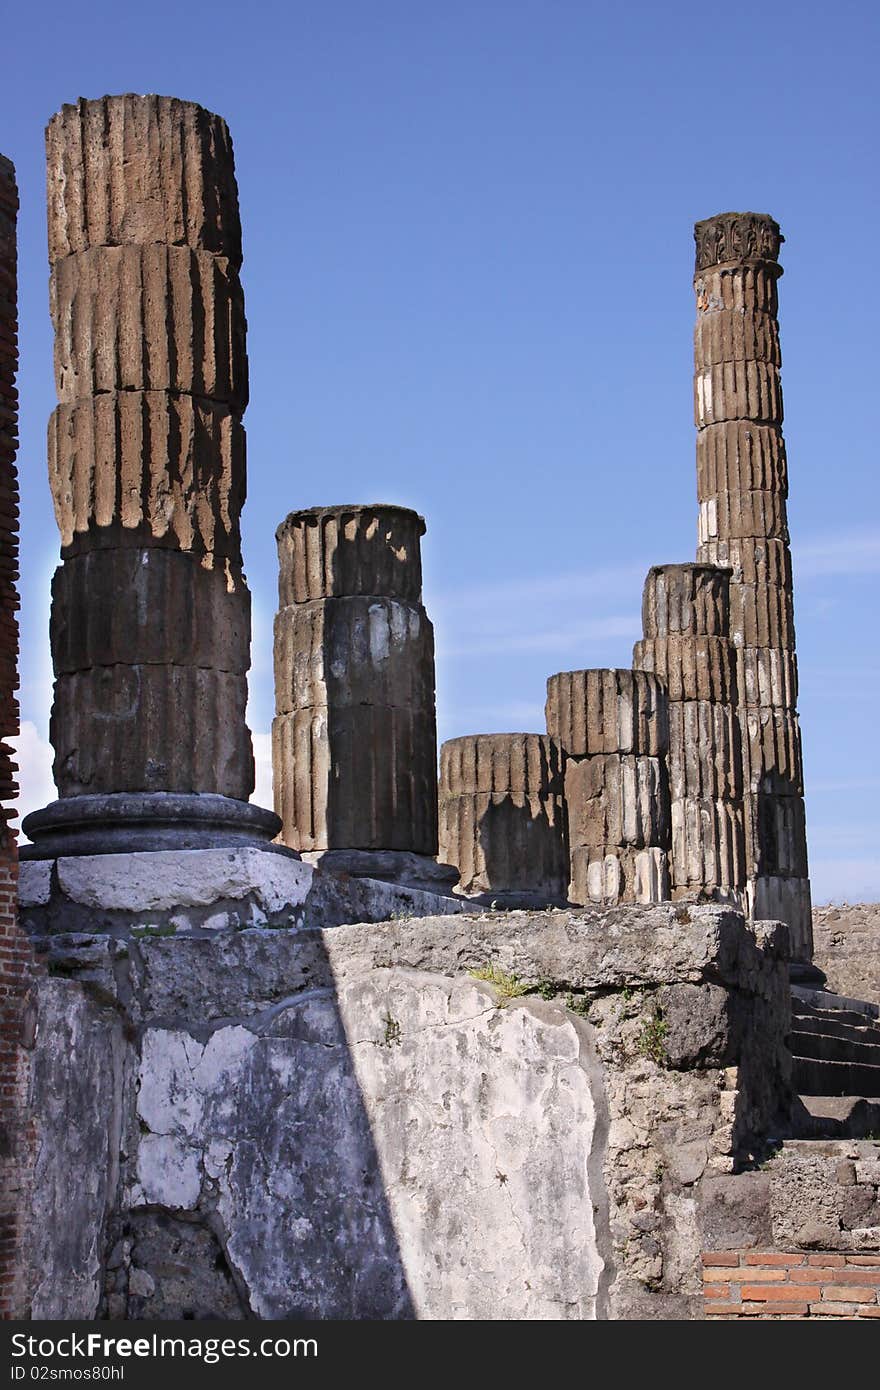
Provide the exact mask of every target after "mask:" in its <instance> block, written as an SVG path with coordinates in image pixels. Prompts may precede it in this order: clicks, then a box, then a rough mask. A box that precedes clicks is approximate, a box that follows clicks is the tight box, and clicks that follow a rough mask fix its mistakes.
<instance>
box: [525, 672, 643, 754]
mask: <svg viewBox="0 0 880 1390" xmlns="http://www.w3.org/2000/svg"><path fill="white" fill-rule="evenodd" d="M666 703H667V701H666V694H665V691H664V689H663V686H662V684H661V682H660V681H659V680H658V679H656V677H654V676H652V675H650V674H648V673H647V672H646V671H625V670H614V669H598V670H590V671H560V672H558V673H557V674H556V675H555V676H550V678H549V679H548V681H547V704H546V709H545V713H546V717H547V732H548V734H550V736H551V738H554V739H556V740H557V742H558V743H559V744H560V745H561V747H562V749H563V751H564V752H565V753H567V754H570V755H571V756H573V757H584V756H590V755H592V754H596V753H618V752H619V753H634V754H640V755H641V754H644V755H647V756H649V757H657V756H658V755H660V754H662V753H665V752H666V750H667V748H668V746H669V729H668V723H667V710H666Z"/></svg>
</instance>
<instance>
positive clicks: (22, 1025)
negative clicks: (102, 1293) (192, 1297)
mask: <svg viewBox="0 0 880 1390" xmlns="http://www.w3.org/2000/svg"><path fill="white" fill-rule="evenodd" d="M17 212H18V192H17V189H16V185H15V171H14V169H13V167H12V165H11V164H10V162H9V160H7V159H5V158H4V157H2V156H0V1317H3V1318H9V1317H15V1316H18V1315H19V1313H20V1312H21V1307H22V1301H21V1300H22V1288H21V1280H20V1272H21V1271H20V1266H19V1264H18V1261H17V1252H18V1245H19V1240H20V1237H21V1233H22V1228H23V1224H24V1221H25V1219H26V1213H27V1181H28V1171H29V1164H30V1156H31V1148H30V1138H31V1134H30V1126H29V1122H28V1117H27V1109H26V1095H27V1079H28V1071H27V1052H26V1050H25V1048H24V1044H25V1043H26V1041H27V1024H28V1010H27V996H28V988H29V984H30V963H31V953H30V949H29V947H28V943H27V940H26V938H25V936H24V933H23V932H22V931H21V929H20V927H19V925H18V913H17V880H18V852H17V847H16V837H15V833H14V831H13V830H12V828H11V826H10V824H9V821H10V819H11V817H12V814H13V806H12V801H13V798H14V796H15V793H16V790H17V788H16V784H15V765H14V763H13V760H12V750H11V748H10V747H9V744H8V743H7V742H6V740H7V739H9V738H12V737H14V736H15V735H16V734H17V733H18V702H17V700H16V690H17V689H18V626H17V623H16V617H15V614H16V611H17V609H18V593H17V589H16V581H17V579H18V480H17V475H16V468H15V457H16V451H17V447H18V394H17V392H16V389H15V375H16V371H17V367H18V347H17V344H18V325H17V294H16V287H17V279H16V273H17V272H16V216H17Z"/></svg>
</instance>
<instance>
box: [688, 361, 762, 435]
mask: <svg viewBox="0 0 880 1390" xmlns="http://www.w3.org/2000/svg"><path fill="white" fill-rule="evenodd" d="M782 415H783V407H782V385H781V382H780V380H779V369H778V367H775V366H771V365H769V364H768V363H765V362H761V361H756V360H754V359H753V360H750V361H746V362H723V363H720V364H719V365H717V366H710V367H704V368H702V369H701V370H699V371H698V372H697V373H696V375H695V377H694V419H695V421H696V424H697V428H698V429H702V428H703V427H704V426H705V425H714V424H718V423H720V422H721V421H723V420H754V421H755V422H756V424H781V423H782Z"/></svg>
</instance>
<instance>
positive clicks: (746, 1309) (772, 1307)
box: [740, 1299, 808, 1318]
mask: <svg viewBox="0 0 880 1390" xmlns="http://www.w3.org/2000/svg"><path fill="white" fill-rule="evenodd" d="M740 1308H741V1310H742V1316H743V1317H746V1318H770V1317H774V1316H783V1315H785V1316H787V1317H791V1316H792V1315H794V1316H796V1317H803V1318H805V1317H806V1316H807V1311H808V1304H806V1303H795V1302H793V1301H790V1300H788V1299H786V1300H785V1302H781V1301H780V1302H777V1301H773V1302H766V1303H741V1304H740Z"/></svg>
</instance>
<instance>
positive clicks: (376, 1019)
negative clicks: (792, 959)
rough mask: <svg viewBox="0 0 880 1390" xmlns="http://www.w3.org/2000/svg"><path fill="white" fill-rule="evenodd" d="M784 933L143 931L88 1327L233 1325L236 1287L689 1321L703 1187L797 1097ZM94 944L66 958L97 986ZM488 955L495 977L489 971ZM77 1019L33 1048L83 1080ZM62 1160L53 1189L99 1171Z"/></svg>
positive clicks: (449, 1307)
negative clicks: (92, 968)
mask: <svg viewBox="0 0 880 1390" xmlns="http://www.w3.org/2000/svg"><path fill="white" fill-rule="evenodd" d="M783 935H784V933H783ZM778 938H779V932H776V933H767V934H765V935H764V936H763V937H762V942H763V946H759V943H758V941H757V939H756V937H755V936H754V935H753V934H752V933H750V932H748V931H747V930H746V929H745V928H744V926H743V923H742V919H741V918H739V917H738V916H737V915H736V914H735V913H732V912H729V911H724V910H719V909H717V908H703V907H691V908H688V909H686V910H684V909H678V910H673V909H670V908H642V909H634V908H630V909H617V910H616V911H613V912H607V911H597V910H593V911H586V912H549V913H535V914H531V913H516V914H513V915H510V914H496V913H492V914H486V915H483V916H480V917H473V916H471V917H466V916H461V917H452V918H435V919H426V920H424V921H421V922H415V921H407V920H403V921H395V922H391V923H386V924H383V925H377V926H373V927H370V926H357V927H350V928H345V929H342V930H339V929H336V930H333V931H328V932H326V933H318V932H296V931H294V932H278V931H272V932H269V931H254V930H251V931H244V932H242V931H238V932H225V933H219V934H215V935H214V936H212V937H210V938H207V937H206V936H205V935H204V934H203V935H201V936H200V935H198V934H189V935H186V934H184V935H179V936H174V937H164V936H157V937H151V936H148V935H145V936H144V937H143V938H142V939H141V940H140V941H138V942H137V943H136V945H133V947H132V950H131V952H130V954H129V955H128V956H119V955H117V957H116V969H117V972H118V985H117V986H116V990H117V993H116V998H117V1003H118V1007H119V1008H120V1010H121V1015H122V1019H121V1021H122V1023H123V1024H125V1025H127V1024H128V1022H129V1021H136V1022H135V1026H134V1027H133V1028H132V1027H127V1026H126V1027H125V1029H124V1036H125V1038H126V1040H127V1041H126V1047H125V1055H124V1058H123V1059H122V1060H123V1065H122V1067H121V1069H120V1068H112V1069H110V1071H109V1073H108V1085H109V1090H110V1095H109V1098H108V1108H109V1111H110V1113H113V1114H114V1115H117V1116H119V1117H120V1120H121V1124H117V1131H116V1133H115V1134H114V1136H113V1143H112V1147H111V1152H112V1153H113V1154H115V1153H117V1152H120V1151H121V1153H122V1160H121V1168H120V1171H119V1174H118V1180H117V1177H116V1173H115V1170H111V1172H112V1181H111V1182H110V1183H109V1184H108V1189H110V1190H112V1200H111V1201H110V1202H109V1203H108V1205H109V1206H110V1212H109V1219H108V1220H106V1221H105V1220H104V1219H103V1211H101V1212H100V1213H97V1214H95V1215H93V1216H92V1218H91V1220H92V1228H93V1229H92V1232H91V1234H92V1239H93V1241H94V1242H95V1245H96V1248H97V1249H98V1250H99V1252H100V1263H99V1269H98V1273H99V1274H101V1275H103V1280H102V1281H100V1282H103V1285H104V1288H105V1289H106V1290H107V1295H106V1301H105V1302H103V1303H99V1297H98V1295H99V1292H100V1290H98V1291H97V1292H96V1296H95V1300H94V1306H93V1307H90V1308H87V1309H83V1312H84V1315H88V1316H91V1317H93V1316H95V1315H96V1314H97V1313H99V1312H103V1313H104V1314H106V1313H107V1312H108V1311H109V1312H110V1313H111V1315H113V1316H127V1317H129V1318H139V1317H147V1316H154V1315H156V1312H157V1311H158V1309H160V1308H164V1309H166V1314H163V1316H164V1315H167V1316H171V1314H172V1312H173V1313H174V1314H175V1315H177V1313H181V1314H187V1312H188V1310H189V1311H195V1310H198V1309H199V1308H202V1309H204V1310H205V1311H206V1312H209V1311H215V1312H218V1311H221V1310H222V1311H223V1312H225V1313H227V1314H231V1315H233V1316H236V1315H237V1314H236V1308H235V1301H234V1298H233V1297H232V1292H233V1287H234V1290H235V1291H236V1293H237V1296H238V1299H239V1308H240V1310H241V1312H242V1313H243V1314H244V1315H246V1316H249V1317H256V1318H270V1317H287V1318H290V1317H293V1318H302V1317H329V1316H334V1315H338V1316H345V1317H374V1318H375V1317H385V1318H390V1317H406V1316H413V1315H415V1316H417V1317H423V1318H424V1317H432V1318H437V1317H450V1318H456V1317H460V1318H471V1319H472V1318H477V1317H485V1318H511V1317H516V1318H540V1317H544V1318H554V1317H570V1318H592V1317H601V1318H609V1317H610V1318H614V1319H620V1318H627V1317H629V1318H632V1317H654V1318H656V1317H664V1316H668V1315H671V1314H673V1313H675V1314H677V1315H684V1314H687V1313H689V1314H691V1315H692V1313H693V1306H692V1304H693V1300H694V1299H695V1296H696V1294H697V1293H698V1289H699V1284H698V1278H699V1258H698V1255H699V1250H700V1248H701V1246H703V1244H704V1243H703V1237H702V1233H701V1229H700V1221H701V1217H700V1210H701V1203H700V1202H699V1193H700V1186H699V1185H700V1184H702V1183H705V1182H711V1181H713V1180H714V1178H715V1176H716V1175H719V1174H723V1173H725V1172H729V1171H730V1169H731V1167H732V1165H733V1163H734V1162H735V1161H743V1160H744V1159H746V1158H748V1157H750V1156H751V1155H753V1154H754V1153H756V1152H761V1150H760V1144H761V1142H762V1140H761V1136H762V1134H763V1133H765V1132H766V1129H767V1127H768V1125H770V1124H771V1123H772V1120H773V1117H774V1116H775V1115H776V1114H777V1113H778V1111H779V1109H780V1107H782V1108H784V1107H785V1106H786V1105H787V1103H788V1097H789V1082H788V1072H787V1070H786V1066H787V1064H786V1053H785V1048H784V1034H785V1029H786V1028H787V1026H788V1021H787V1017H786V1013H785V1008H784V992H785V991H786V989H787V982H786V968H785V963H784V958H783V957H784V953H785V944H784V942H783V941H782V940H781V939H778ZM95 940H96V939H95V938H94V937H92V938H89V937H81V938H79V939H78V940H77V942H76V943H74V942H71V943H70V945H69V948H68V955H67V957H66V960H67V966H66V968H67V969H68V970H69V971H70V972H71V974H72V975H74V976H76V977H77V978H81V979H82V980H83V981H86V980H87V973H88V969H89V967H86V968H85V969H84V970H83V971H80V972H77V970H76V964H75V961H76V957H77V954H79V955H80V956H81V957H82V959H83V961H84V962H85V961H86V960H87V959H88V958H90V956H92V955H93V954H94V943H95ZM103 943H104V946H105V950H107V951H109V950H110V949H111V948H112V943H111V942H110V941H109V940H108V939H107V938H103ZM489 963H491V964H492V965H494V966H495V967H496V970H497V971H498V972H501V973H500V974H496V976H495V978H496V980H500V981H501V985H497V986H496V985H493V984H491V983H489V982H483V981H477V980H474V979H473V978H470V977H469V976H468V974H467V972H468V971H469V970H477V969H479V968H481V967H485V966H486V965H487V964H489ZM505 972H507V973H508V974H510V975H518V976H519V978H520V980H522V981H525V982H529V983H533V984H534V985H536V986H537V985H538V984H539V983H540V986H541V995H542V996H543V997H541V998H538V997H535V996H532V997H530V998H526V999H518V1000H512V1001H511V1000H508V999H507V998H506V996H505V994H504V991H503V988H502V987H501V986H502V985H503V982H504V979H505ZM106 979H107V981H108V982H109V983H108V984H107V986H106V987H107V989H108V991H109V993H110V994H111V995H112V993H113V988H114V986H113V979H114V977H113V975H112V973H111V972H107V974H106ZM64 988H65V990H66V991H67V992H68V994H69V995H72V994H73V993H74V992H78V993H79V994H80V997H85V996H84V994H83V993H82V992H83V991H85V992H92V993H94V991H95V990H96V989H97V988H98V985H97V981H96V980H94V979H93V981H92V983H88V982H86V983H84V984H82V985H80V984H78V983H76V984H74V983H73V982H72V981H68V982H65V985H64ZM573 989H576V990H587V991H590V992H591V993H590V994H589V996H588V999H589V1003H588V1007H589V1014H590V1021H589V1022H586V1021H584V1019H583V1017H577V1016H576V1015H575V1014H573V1013H572V1012H570V1011H569V1010H568V1009H567V1008H566V1007H565V1002H566V999H567V997H568V996H567V994H566V991H567V990H573ZM593 991H598V993H597V994H596V997H595V998H593V997H592V992H593ZM554 993H555V998H554V997H552V996H553V995H554ZM722 994H724V995H725V996H726V997H724V998H722V997H721V996H722ZM582 1002H583V1003H584V1009H586V1007H587V1000H584V1001H582ZM88 1007H90V1008H91V1009H94V1008H95V1007H96V1005H95V1004H94V1003H92V1004H89V1005H88ZM579 1007H580V1006H579ZM594 1015H595V1017H594ZM660 1023H663V1024H664V1025H665V1026H664V1027H663V1028H660V1026H659V1025H660ZM63 1036H64V1033H63V1029H56V1030H54V1031H44V1032H43V1033H42V1034H41V1035H40V1038H39V1045H40V1046H41V1047H43V1048H45V1049H47V1050H48V1051H49V1052H50V1054H51V1058H52V1066H53V1068H54V1070H55V1073H58V1071H59V1068H60V1069H62V1070H63V1071H65V1073H66V1074H65V1075H64V1076H60V1075H58V1076H57V1077H56V1082H57V1093H58V1094H63V1093H64V1091H65V1088H67V1090H68V1092H69V1094H71V1095H75V1094H76V1089H77V1087H76V1082H75V1078H77V1076H78V1073H79V1071H80V1069H81V1067H80V1053H79V1048H78V1046H72V1047H71V1046H64V1045H63V1044H62V1045H61V1046H60V1047H59V1045H58V1041H59V1038H60V1037H63ZM255 1136H259V1139H258V1140H257V1138H256V1137H255ZM105 1142H106V1141H105ZM46 1158H47V1164H48V1168H47V1170H46V1171H44V1173H43V1176H42V1181H43V1186H44V1189H45V1190H47V1191H49V1190H51V1185H52V1183H53V1182H56V1181H59V1180H63V1181H64V1182H66V1183H67V1184H68V1185H69V1184H71V1183H72V1184H73V1185H74V1187H76V1185H77V1183H78V1182H79V1181H80V1168H81V1166H82V1164H83V1162H90V1161H93V1160H92V1156H91V1155H85V1156H84V1157H80V1156H79V1155H76V1154H73V1155H71V1153H70V1149H69V1146H68V1148H67V1149H59V1150H55V1149H49V1150H47V1154H46ZM56 1160H57V1167H56V1168H54V1169H52V1167H51V1165H52V1163H53V1162H55V1161H56ZM72 1215H73V1218H74V1224H76V1223H78V1226H79V1229H80V1230H81V1231H83V1232H85V1231H86V1229H87V1226H88V1222H87V1221H86V1220H85V1219H84V1215H85V1213H82V1210H81V1208H80V1207H79V1206H75V1207H74V1208H72ZM182 1223H185V1224H186V1226H187V1230H188V1232H189V1234H188V1235H183V1233H182V1231H181V1224H182ZM56 1227H57V1223H51V1222H47V1223H46V1227H45V1229H46V1231H47V1232H53V1231H54V1230H55V1229H56ZM208 1231H210V1232H211V1233H212V1234H213V1237H214V1239H213V1240H211V1239H209V1238H208V1237H207V1234H206V1233H207V1232H208ZM184 1252H185V1253H184ZM47 1253H48V1254H49V1256H50V1258H54V1267H53V1268H52V1270H51V1273H52V1277H53V1287H54V1288H55V1289H56V1290H58V1291H59V1294H60V1295H61V1296H63V1295H64V1293H65V1291H66V1290H67V1289H69V1287H70V1280H69V1279H68V1277H67V1274H68V1262H67V1256H66V1250H65V1248H64V1247H63V1246H60V1247H56V1249H55V1250H54V1251H49V1252H47ZM111 1298H113V1299H115V1300H117V1301H116V1302H115V1303H111ZM114 1310H116V1311H115V1312H114ZM58 1311H59V1315H65V1314H64V1309H63V1308H61V1309H59V1310H58Z"/></svg>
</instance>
